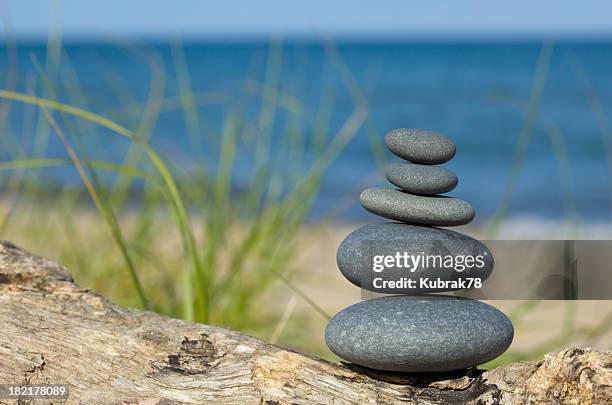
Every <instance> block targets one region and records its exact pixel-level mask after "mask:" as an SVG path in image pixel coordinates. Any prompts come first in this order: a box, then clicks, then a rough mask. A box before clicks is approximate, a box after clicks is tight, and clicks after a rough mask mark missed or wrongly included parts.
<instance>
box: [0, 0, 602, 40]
mask: <svg viewBox="0 0 612 405" xmlns="http://www.w3.org/2000/svg"><path fill="white" fill-rule="evenodd" d="M0 15H1V17H2V18H1V19H0V24H1V25H2V30H1V33H0V36H5V35H6V33H7V32H8V33H10V35H12V36H14V37H17V38H21V37H23V38H25V37H27V38H44V37H45V36H46V35H47V33H48V32H49V30H58V29H60V30H61V32H62V33H63V35H64V36H65V37H68V38H73V39H85V38H91V37H116V36H130V37H145V38H146V37H165V36H168V35H177V34H178V35H181V36H185V37H221V38H223V37H227V38H230V37H249V36H263V37H269V36H299V37H326V36H328V37H361V38H368V37H371V38H376V37H397V38H401V37H455V36H466V37H481V38H489V37H496V36H498V37H543V36H544V37H547V36H548V37H551V36H554V37H606V38H607V37H612V1H609V0H581V1H563V0H556V1H554V0H513V1H504V2H499V1H494V0H427V1H418V2H417V1H411V0H388V1H385V0H378V1H360V0H306V1H296V0H294V1H291V0H243V1H237V0H216V1H209V0H200V1H198V0H174V1H169V0H144V1H143V0H104V1H86V0H2V1H0Z"/></svg>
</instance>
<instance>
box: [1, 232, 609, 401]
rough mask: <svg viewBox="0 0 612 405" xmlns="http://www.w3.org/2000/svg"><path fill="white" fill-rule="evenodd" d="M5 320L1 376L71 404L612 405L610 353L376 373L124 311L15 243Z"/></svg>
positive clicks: (8, 256)
mask: <svg viewBox="0 0 612 405" xmlns="http://www.w3.org/2000/svg"><path fill="white" fill-rule="evenodd" d="M0 325H1V328H2V329H1V330H0V383H48V384H52V383H54V384H58V383H66V384H69V385H70V397H69V398H68V399H67V400H66V401H65V402H66V403H70V404H77V403H79V404H81V403H82V404H107V403H127V404H200V403H221V404H289V403H291V404H294V403H297V404H302V403H304V404H319V403H321V404H329V403H333V404H353V403H354V404H368V403H372V404H374V403H378V404H387V403H412V404H417V403H418V404H447V403H472V404H493V403H503V404H527V403H529V404H545V403H546V404H548V403H550V404H560V403H564V404H588V403H594V404H611V403H612V351H608V352H596V351H591V350H589V349H577V348H570V349H567V350H564V351H562V352H560V353H552V354H550V355H547V356H546V357H545V358H544V359H543V360H541V361H539V362H518V363H513V364H509V365H506V366H503V367H499V368H497V369H494V370H490V371H487V372H484V373H483V372H479V371H476V370H472V371H468V372H459V373H454V374H448V375H421V376H410V375H402V374H384V373H376V372H373V371H371V370H365V369H360V368H359V367H356V366H351V365H341V364H334V363H330V362H328V361H324V360H321V359H317V358H313V357H310V356H306V355H303V354H300V353H295V352H293V351H289V350H285V349H282V348H280V347H277V346H274V345H270V344H267V343H264V342H262V341H259V340H257V339H254V338H252V337H249V336H245V335H242V334H240V333H237V332H233V331H230V330H227V329H223V328H218V327H212V326H207V325H200V324H193V323H189V322H184V321H180V320H176V319H169V318H165V317H162V316H159V315H157V314H154V313H150V312H144V311H135V310H128V309H125V308H122V307H119V306H117V305H114V304H112V303H110V302H109V301H108V300H106V299H105V298H103V297H101V296H99V295H97V294H95V293H93V292H91V291H89V290H86V289H82V288H80V287H78V286H77V285H75V284H74V283H73V281H72V278H71V276H70V274H69V273H68V272H67V271H66V270H65V269H64V268H62V267H61V266H59V265H58V264H55V263H53V262H51V261H48V260H45V259H42V258H40V257H36V256H34V255H31V254H30V253H28V252H25V251H23V250H21V249H20V248H18V247H15V246H14V245H11V244H10V243H0ZM61 402H62V401H59V402H58V401H56V402H55V403H61ZM0 403H10V402H9V400H6V399H0Z"/></svg>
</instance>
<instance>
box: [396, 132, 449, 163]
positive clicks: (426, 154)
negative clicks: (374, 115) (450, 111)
mask: <svg viewBox="0 0 612 405" xmlns="http://www.w3.org/2000/svg"><path fill="white" fill-rule="evenodd" d="M385 143H386V144H387V147H388V148H389V150H391V152H393V153H394V154H396V155H397V156H399V157H401V158H402V159H405V160H408V161H410V162H413V163H420V164H426V165H435V164H440V163H445V162H448V161H449V160H451V159H452V158H453V156H455V151H456V147H455V144H454V143H453V141H451V140H450V139H449V138H447V137H446V136H444V135H440V134H438V133H436V132H431V131H424V130H420V129H413V128H398V129H393V130H391V131H389V133H388V134H387V136H385Z"/></svg>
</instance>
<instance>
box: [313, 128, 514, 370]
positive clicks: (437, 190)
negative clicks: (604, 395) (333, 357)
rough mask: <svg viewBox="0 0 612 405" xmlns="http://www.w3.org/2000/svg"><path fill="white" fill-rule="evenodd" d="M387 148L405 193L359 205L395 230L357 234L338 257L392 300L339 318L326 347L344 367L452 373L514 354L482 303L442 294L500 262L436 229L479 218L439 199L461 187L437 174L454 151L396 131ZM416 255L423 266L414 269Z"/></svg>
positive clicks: (357, 278) (362, 282)
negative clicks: (509, 352)
mask: <svg viewBox="0 0 612 405" xmlns="http://www.w3.org/2000/svg"><path fill="white" fill-rule="evenodd" d="M385 143H386V145H387V147H388V148H389V149H390V150H391V152H393V153H394V154H395V155H397V156H399V157H400V158H402V159H404V160H406V162H399V163H393V164H391V165H390V166H389V167H388V169H387V172H386V177H387V180H389V181H390V182H391V183H392V184H394V185H395V186H397V187H398V189H386V188H369V189H367V190H365V191H363V192H362V194H361V197H360V200H361V205H362V206H363V207H364V208H365V209H366V210H368V211H370V212H371V213H373V214H376V215H379V216H381V217H385V218H388V219H391V220H393V221H396V222H381V223H375V224H368V225H365V226H363V227H361V228H359V229H357V230H356V231H354V232H353V233H351V234H350V235H349V236H348V237H347V238H346V239H345V240H344V241H343V242H342V244H341V245H340V247H339V249H338V255H337V262H338V267H339V268H340V271H341V272H342V274H343V275H344V276H345V277H346V278H347V279H348V280H349V281H350V282H352V283H353V284H355V285H357V286H359V287H361V288H362V291H363V290H367V291H368V292H376V293H384V294H385V295H384V296H382V297H378V298H372V299H367V300H365V301H361V302H359V303H357V304H354V305H352V306H350V307H348V308H345V309H344V310H342V311H340V312H339V313H338V314H336V315H335V316H334V317H333V318H332V319H331V320H330V322H329V324H328V325H327V328H326V331H325V340H326V343H327V345H328V347H329V348H330V349H331V351H332V352H334V353H335V354H337V355H338V356H339V357H341V358H342V359H344V360H347V361H349V362H352V363H355V364H357V365H360V366H363V367H368V368H372V369H377V370H386V371H402V372H445V371H453V370H461V369H466V368H470V367H474V366H477V365H479V364H482V363H486V362H488V361H490V360H492V359H494V358H496V357H498V356H499V355H500V354H502V353H503V352H504V351H505V350H506V349H507V348H508V346H510V343H511V342H512V338H513V334H514V330H513V327H512V323H511V322H510V320H509V319H508V318H507V317H506V316H505V315H504V314H503V313H502V312H501V311H499V310H498V309H496V308H494V307H492V306H490V305H488V304H485V303H483V302H480V301H477V300H473V299H469V298H462V297H458V296H454V295H443V294H439V293H441V292H448V291H456V290H461V289H464V288H478V287H480V285H481V283H482V282H483V281H484V280H485V279H486V278H487V277H488V276H489V275H490V274H491V272H492V270H493V256H492V255H491V252H490V251H489V250H488V249H487V247H486V246H485V245H484V244H482V243H481V242H479V241H477V240H475V239H473V238H471V237H469V236H467V235H464V234H461V233H458V232H454V231H451V230H447V229H442V228H437V227H449V226H457V225H465V224H467V223H469V222H471V221H472V219H473V218H474V209H473V208H472V206H471V205H470V204H469V203H467V202H466V201H463V200H460V199H456V198H451V197H446V196H440V195H439V194H442V193H447V192H449V191H451V190H453V189H454V188H455V186H456V185H457V182H458V179H457V176H456V175H455V174H454V173H453V172H452V171H450V170H448V169H445V168H443V167H440V166H434V165H439V164H442V163H445V162H448V161H449V160H450V159H452V158H453V157H454V155H455V150H456V148H455V144H454V143H453V142H452V141H451V140H450V139H449V138H447V137H445V136H443V135H440V134H437V133H434V132H430V131H423V130H415V129H395V130H392V131H391V132H389V133H388V134H387V136H386V137H385ZM406 255H408V256H411V258H410V257H408V258H407V256H406ZM417 256H420V257H421V259H420V260H422V261H421V262H420V266H417V265H415V262H414V258H415V257H417ZM380 258H383V259H380ZM409 259H410V260H412V261H410V260H409ZM402 260H403V261H402ZM443 261H444V262H443ZM425 262H427V265H424V263H425ZM374 263H376V264H378V265H379V266H378V267H376V266H374ZM410 263H412V267H410ZM381 266H385V267H384V269H383V270H381ZM422 280H425V281H426V282H425V283H422ZM470 280H471V281H470ZM432 281H435V282H436V283H437V284H436V283H429V282H432ZM384 282H386V283H384Z"/></svg>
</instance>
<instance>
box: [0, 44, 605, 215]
mask: <svg viewBox="0 0 612 405" xmlns="http://www.w3.org/2000/svg"><path fill="white" fill-rule="evenodd" d="M174 46H175V48H174V49H175V51H176V49H182V51H183V53H184V60H185V61H186V65H187V69H188V70H189V73H190V79H191V87H192V89H193V91H194V92H195V93H198V94H201V99H200V101H201V102H202V103H201V104H200V105H199V107H198V108H199V112H200V116H201V119H200V127H201V128H202V131H207V132H208V133H209V134H211V135H209V136H211V137H212V138H213V139H217V140H218V138H219V133H221V131H222V128H223V125H224V122H226V118H227V117H228V115H231V114H236V115H237V116H240V117H241V119H242V120H243V124H244V125H245V126H246V127H247V128H251V130H250V132H249V131H246V132H245V134H244V136H245V137H246V138H248V137H249V136H252V135H253V133H255V134H256V133H257V132H258V131H259V130H260V128H265V131H269V133H270V136H271V137H272V138H273V139H274V140H275V141H274V142H276V143H275V145H277V146H276V147H275V148H274V150H273V151H272V153H271V155H270V160H271V162H273V164H275V165H279V166H282V165H284V164H287V159H286V153H285V151H284V150H283V148H284V147H285V146H283V145H286V142H285V143H284V142H283V139H284V138H286V137H290V136H291V133H292V131H293V130H295V129H296V126H297V128H299V130H300V131H303V132H305V133H306V134H308V137H309V139H307V140H306V142H305V148H306V150H307V154H306V156H307V159H306V160H308V159H311V160H312V159H314V158H315V157H316V156H315V155H316V151H315V148H314V146H312V145H314V144H315V143H316V142H317V141H316V140H315V139H314V137H315V135H314V133H315V132H316V131H315V125H314V124H313V121H314V120H315V119H318V120H319V121H318V122H319V123H321V122H328V125H326V126H325V128H328V131H326V132H328V135H327V136H328V139H327V140H328V141H329V138H331V137H332V136H333V135H334V134H335V133H337V132H338V130H339V129H340V128H341V127H342V125H343V124H344V122H345V121H346V120H347V118H348V117H349V116H350V114H351V113H352V112H353V111H354V109H355V98H356V97H357V98H358V97H363V100H365V102H366V104H367V108H368V113H369V115H368V119H367V121H366V123H365V125H364V127H363V128H362V129H360V130H359V132H358V133H357V134H356V136H355V137H354V138H353V139H352V140H351V141H350V143H349V144H348V145H347V146H346V148H345V149H344V150H343V152H342V153H341V154H340V156H338V158H337V159H336V160H335V161H334V163H333V164H332V165H331V166H330V167H329V169H328V170H327V171H326V174H325V176H324V178H323V184H322V186H321V192H320V194H319V196H318V198H317V201H316V203H315V206H314V209H313V213H312V215H313V217H317V216H320V215H323V214H324V213H326V212H328V211H329V210H330V209H331V208H333V207H336V206H338V204H339V201H340V204H342V201H349V202H350V201H353V203H349V204H347V205H346V207H345V208H344V209H342V210H341V211H340V213H339V214H338V215H339V217H340V218H342V219H346V220H351V221H352V220H363V219H366V218H368V214H367V213H365V212H364V211H363V210H362V209H360V208H359V206H358V204H356V203H354V202H356V201H357V198H358V194H359V190H360V188H363V187H365V186H366V185H383V184H384V179H383V177H382V175H381V174H380V173H379V172H378V167H377V164H376V160H375V158H374V154H373V149H372V145H373V142H372V139H373V138H374V139H375V140H376V141H380V140H382V137H383V136H384V134H385V133H386V132H387V131H388V130H389V129H392V128H397V127H417V128H424V129H429V130H434V131H438V132H441V133H443V134H446V135H448V136H449V137H451V138H452V139H453V140H454V141H455V143H456V144H457V155H456V158H455V159H454V160H452V161H451V162H449V163H447V164H446V167H448V168H450V169H452V170H454V171H455V172H456V173H457V174H458V176H459V179H460V180H459V186H458V187H457V189H456V190H455V191H453V192H452V193H450V194H451V195H454V196H458V197H461V198H463V199H465V200H468V201H470V202H471V203H472V204H473V205H474V206H475V208H476V212H477V218H478V219H480V220H483V221H484V220H487V219H488V218H490V217H491V216H492V215H494V214H495V212H496V211H497V210H498V208H499V206H500V204H501V203H502V201H503V200H504V197H505V196H506V194H507V192H508V191H507V190H508V185H509V184H510V185H513V192H512V195H511V199H510V204H509V207H508V215H509V216H510V217H537V218H543V219H550V220H553V221H557V220H563V219H564V218H566V217H567V215H568V213H570V214H571V212H572V209H571V207H572V204H573V205H575V212H576V215H577V217H578V218H579V220H580V221H586V222H609V221H610V219H611V206H612V200H611V198H610V195H611V182H612V179H611V178H610V173H611V172H610V165H612V161H610V158H612V124H611V123H610V122H609V120H610V118H612V117H611V115H612V43H608V42H560V43H559V42H557V43H547V44H544V43H542V42H540V41H533V42H521V43H512V42H508V41H507V42H482V43H477V42H474V43H468V42H460V43H453V42H430V41H423V42H394V41H388V42H362V43H360V42H340V43H332V44H326V43H320V42H303V41H297V42H286V41H285V42H280V41H275V42H265V41H262V42H246V41H245V42H235V43H233V42H206V41H202V42H197V41H191V42H186V43H183V44H182V45H181V46H180V47H177V46H176V45H174ZM172 49H173V48H172V46H171V44H170V43H163V42H151V43H147V42H139V43H136V44H125V43H111V42H105V43H95V42H92V43H64V44H62V49H61V52H57V51H54V52H47V48H46V45H45V44H42V43H41V44H38V43H17V44H16V49H15V50H13V49H12V47H11V46H7V45H2V46H1V47H0V74H1V76H0V83H2V87H3V88H7V87H12V86H14V87H15V88H16V89H17V90H18V91H23V92H29V93H32V94H37V95H40V96H44V97H49V91H50V90H49V86H48V85H47V86H45V85H44V84H43V80H41V77H40V74H39V73H37V70H36V68H35V66H34V65H35V62H34V61H36V60H37V61H39V63H40V64H41V65H43V66H46V70H47V76H48V77H47V80H48V81H49V83H51V84H52V87H53V88H55V89H56V90H55V91H56V93H57V94H56V95H55V96H56V97H57V98H59V99H60V100H62V101H65V102H69V103H71V104H75V105H78V106H81V107H84V108H87V109H90V110H92V111H95V112H97V113H101V114H103V115H107V116H109V117H110V118H113V119H115V120H117V121H118V122H120V123H122V124H124V125H125V126H127V127H129V128H133V129H135V128H138V125H139V124H140V120H139V116H138V115H136V116H132V117H126V116H125V115H121V114H119V113H118V110H121V109H122V108H123V109H124V108H127V107H126V106H128V107H129V106H132V107H134V105H136V106H138V105H140V107H142V103H144V102H146V100H147V97H148V95H149V94H150V93H151V92H153V93H154V94H156V93H155V92H157V91H160V92H161V94H162V95H163V96H164V97H167V98H168V99H169V100H172V98H173V97H176V95H177V94H178V92H179V86H180V83H179V82H178V81H177V73H176V72H177V69H176V65H175V63H174V57H173V51H172ZM547 52H551V53H550V60H549V63H548V62H547ZM11 63H12V66H13V67H15V66H16V69H13V70H12V72H13V73H15V78H14V80H15V82H14V84H13V83H12V82H11V78H10V72H11V69H9V66H10V65H11ZM58 64H59V66H60V68H59V69H58V68H56V66H58ZM151 66H154V67H155V68H154V69H153V70H151ZM538 72H539V73H538ZM162 77H163V80H164V84H163V87H161V90H160V88H155V86H151V80H152V78H153V79H154V80H156V81H157V83H158V84H159V83H160V82H159V79H160V78H162ZM274 88H278V89H281V90H282V95H280V96H277V99H276V101H278V102H279V103H280V105H281V107H279V108H278V109H276V110H275V111H274V112H273V113H270V112H268V113H266V114H271V116H268V118H266V119H271V120H272V121H271V122H273V125H267V124H266V123H265V122H264V123H262V122H261V121H260V120H259V118H258V117H259V114H260V113H261V111H262V108H265V107H262V99H265V97H270V95H271V94H272V97H274V92H272V91H267V90H266V89H268V90H270V89H274ZM538 90H540V91H538ZM262 95H263V96H262ZM169 104H171V103H170V102H169ZM529 106H531V108H529ZM166 107H167V108H164V109H162V113H161V115H160V116H159V118H158V120H157V123H156V126H155V128H154V131H153V133H152V135H151V142H152V144H153V145H154V146H155V147H157V148H158V149H159V150H161V151H163V153H164V156H165V157H166V159H168V160H172V161H173V162H174V163H175V164H176V165H178V166H182V167H184V168H185V169H186V170H189V167H190V166H191V165H193V164H194V161H193V159H198V156H202V158H201V159H209V160H210V161H211V162H214V156H215V155H216V153H217V152H215V151H214V150H215V147H214V141H213V145H212V146H211V144H206V143H205V142H202V144H201V145H199V146H198V145H194V144H193V143H190V140H189V136H188V130H187V127H186V124H185V116H184V114H183V112H181V111H177V109H173V108H172V106H169V107H168V106H166ZM136 111H138V110H136ZM326 112H329V114H326ZM327 115H329V116H328V117H327ZM33 117H35V116H32V115H28V113H27V111H25V110H24V108H23V107H22V106H19V105H13V108H12V109H11V111H10V114H9V118H8V121H7V123H6V124H5V126H4V127H3V129H2V130H3V131H9V132H10V133H12V134H19V135H17V136H18V138H19V139H20V144H21V145H20V147H21V148H22V149H21V152H20V153H21V155H22V156H27V155H28V153H29V151H31V150H32V148H34V147H35V146H34V145H33V142H34V141H33V140H32V135H31V134H32V133H33V131H34V129H35V128H36V121H35V119H34V118H33ZM296 117H298V118H296ZM317 117H318V118H317ZM259 125H263V127H262V126H259ZM5 133H8V132H5ZM522 133H523V134H524V133H527V134H528V136H525V135H521V134H522ZM249 134H250V135H249ZM368 134H369V135H368ZM107 135H108V134H105V133H104V131H99V136H98V137H94V138H97V139H90V140H84V142H85V143H86V145H85V146H86V147H87V150H88V151H89V153H90V155H91V156H90V157H92V158H96V159H105V160H112V161H116V162H120V161H121V160H122V157H123V156H124V155H125V153H126V150H127V147H128V143H127V142H125V141H124V140H122V139H120V138H118V137H109V136H107ZM3 138H4V142H3V149H4V151H3V152H1V153H0V155H1V156H2V159H3V160H4V159H7V158H8V157H9V155H10V156H13V157H14V156H15V153H14V150H15V149H14V148H15V146H14V145H12V144H11V142H9V141H7V140H6V139H7V137H3ZM49 139H50V143H49V145H48V147H47V148H46V150H45V152H44V153H45V156H47V157H65V156H66V153H65V150H64V149H63V147H62V146H61V144H60V143H59V142H58V141H57V139H56V138H55V137H50V138H49ZM521 139H523V141H521ZM521 142H523V145H524V149H523V150H524V154H521V152H520V150H521V149H520V148H521V146H520V145H521ZM376 143H377V142H374V144H376ZM11 145H12V146H11ZM249 147H250V146H249V143H248V142H245V143H244V144H243V145H242V148H241V149H240V150H239V151H238V155H237V157H238V162H239V164H238V165H237V166H236V170H235V172H234V173H233V176H234V183H235V187H236V189H239V188H240V187H241V186H244V184H245V183H246V182H248V181H249V179H250V175H251V171H252V169H253V168H252V165H249V164H248V161H249V156H252V153H253V151H250V150H249ZM11 148H12V149H11ZM517 150H519V152H517ZM9 151H11V152H10V153H9ZM209 155H210V156H209ZM387 157H388V158H389V159H393V157H392V156H390V155H388V156H387ZM513 167H514V169H513ZM513 170H514V172H515V173H516V178H515V179H514V180H513V177H512V176H513V175H512V173H513ZM280 172H282V170H280ZM2 175H3V176H6V174H2ZM46 176H49V178H50V179H52V180H53V181H58V182H72V181H74V182H76V181H78V177H77V176H76V174H75V173H74V170H73V169H66V168H63V169H62V168H57V169H48V170H47V171H46ZM568 207H570V208H568Z"/></svg>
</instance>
